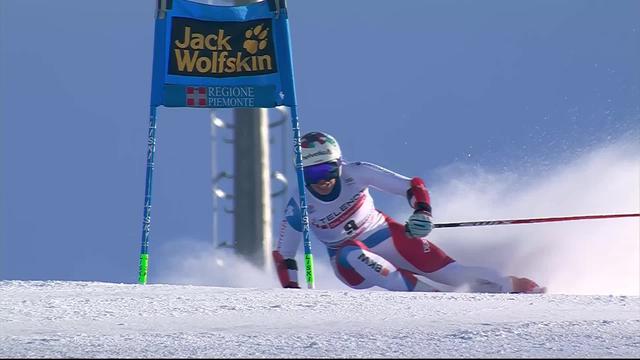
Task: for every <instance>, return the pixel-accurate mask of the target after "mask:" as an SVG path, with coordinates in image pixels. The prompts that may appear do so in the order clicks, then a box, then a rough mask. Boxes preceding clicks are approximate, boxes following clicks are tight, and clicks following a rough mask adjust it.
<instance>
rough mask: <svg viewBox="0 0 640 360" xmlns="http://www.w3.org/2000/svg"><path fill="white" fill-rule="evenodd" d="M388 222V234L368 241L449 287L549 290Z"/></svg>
mask: <svg viewBox="0 0 640 360" xmlns="http://www.w3.org/2000/svg"><path fill="white" fill-rule="evenodd" d="M387 225H388V230H387V233H385V230H384V229H383V230H380V231H379V233H378V234H377V235H376V234H372V235H371V236H369V237H368V238H367V239H365V244H366V245H368V246H369V247H370V248H371V250H372V251H375V252H376V253H378V254H381V255H382V256H384V257H385V258H386V259H388V260H389V261H391V262H392V263H394V264H395V265H396V266H397V267H399V268H402V269H406V270H408V271H410V272H413V273H415V274H418V275H422V276H425V277H427V278H428V279H429V280H433V281H436V282H439V283H442V284H446V285H449V286H454V287H462V286H467V287H468V291H472V292H544V291H545V289H544V288H540V287H539V286H538V285H537V284H536V283H535V282H533V281H531V280H529V279H527V278H517V277H513V276H504V275H502V274H500V273H498V272H497V271H495V270H493V269H490V268H485V267H480V266H465V265H461V264H459V263H457V262H455V261H454V260H453V259H452V258H451V257H449V256H448V255H447V254H446V253H445V252H444V251H442V250H441V249H440V248H438V247H437V246H436V245H434V244H433V243H431V242H429V241H428V240H427V239H425V238H414V237H410V236H408V235H407V234H406V233H405V230H404V226H403V225H401V224H399V223H397V222H395V221H393V220H392V219H391V218H388V217H387ZM389 237H390V238H389ZM376 238H377V240H376Z"/></svg>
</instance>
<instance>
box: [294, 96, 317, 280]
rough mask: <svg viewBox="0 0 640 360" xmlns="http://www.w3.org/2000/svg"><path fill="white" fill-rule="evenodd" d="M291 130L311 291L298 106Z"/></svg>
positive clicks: (305, 257) (309, 241)
mask: <svg viewBox="0 0 640 360" xmlns="http://www.w3.org/2000/svg"><path fill="white" fill-rule="evenodd" d="M291 129H293V147H294V151H295V154H296V175H297V177H298V192H299V196H300V211H301V215H302V239H303V244H304V269H305V274H306V278H307V286H308V288H309V289H313V288H314V279H313V254H311V240H310V239H309V215H308V213H307V196H306V194H305V192H304V173H303V171H302V149H301V146H300V126H299V123H298V110H297V106H295V105H294V106H292V107H291Z"/></svg>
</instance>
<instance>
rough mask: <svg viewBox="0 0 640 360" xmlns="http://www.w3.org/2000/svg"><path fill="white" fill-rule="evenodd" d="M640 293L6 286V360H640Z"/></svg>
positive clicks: (2, 290) (2, 286) (1, 327)
mask: <svg viewBox="0 0 640 360" xmlns="http://www.w3.org/2000/svg"><path fill="white" fill-rule="evenodd" d="M639 334H640V297H638V296H613V295H561V294H544V295H521V294H520V295H515V294H469V293H409V292H388V291H358V290H306V289H302V290H295V289H258V288H224V287H214V286H194V285H163V284H150V285H137V284H114V283H100V282H67V281H0V344H1V346H0V357H3V358H7V357H8V358H15V357H23V358H24V357H40V358H42V357H56V358H60V357H87V358H97V357H109V358H116V357H117V358H122V357H128V358H131V357H138V358H140V357H148V358H151V357H160V358H167V357H174V358H175V357H183V358H184V357H230V358H247V357H258V358H263V357H267V358H269V357H291V358H294V357H323V358H326V357H333V358H336V357H387V358H389V357H394V358H398V357H576V358H579V357H634V358H638V357H640V336H639Z"/></svg>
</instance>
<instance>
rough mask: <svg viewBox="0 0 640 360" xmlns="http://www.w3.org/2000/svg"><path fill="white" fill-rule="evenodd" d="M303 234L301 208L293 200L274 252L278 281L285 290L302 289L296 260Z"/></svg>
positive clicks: (287, 209)
mask: <svg viewBox="0 0 640 360" xmlns="http://www.w3.org/2000/svg"><path fill="white" fill-rule="evenodd" d="M301 233H302V223H301V213H300V207H299V206H298V203H297V202H296V201H295V200H294V199H293V198H291V199H290V200H289V203H288V204H287V208H286V210H285V213H284V216H283V219H282V221H281V222H280V234H279V236H278V242H277V243H276V248H275V250H273V252H272V255H273V261H274V262H275V265H276V270H277V271H278V279H279V280H280V284H282V287H284V288H300V285H298V264H297V263H296V260H295V258H296V252H297V251H298V247H299V246H300V242H301V240H302V236H301Z"/></svg>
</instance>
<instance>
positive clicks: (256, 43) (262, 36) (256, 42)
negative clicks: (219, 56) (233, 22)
mask: <svg viewBox="0 0 640 360" xmlns="http://www.w3.org/2000/svg"><path fill="white" fill-rule="evenodd" d="M268 33H269V29H263V28H262V24H260V25H258V26H256V27H255V28H253V29H249V30H247V31H246V32H245V33H244V36H245V37H246V38H247V39H246V40H245V41H244V44H243V45H242V46H243V47H244V48H245V49H246V50H247V51H248V52H249V54H251V55H254V54H255V53H257V52H258V49H260V50H262V49H264V48H266V47H267V34H268Z"/></svg>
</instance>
